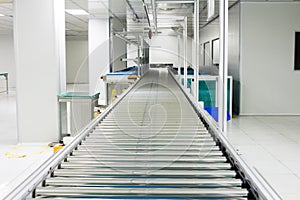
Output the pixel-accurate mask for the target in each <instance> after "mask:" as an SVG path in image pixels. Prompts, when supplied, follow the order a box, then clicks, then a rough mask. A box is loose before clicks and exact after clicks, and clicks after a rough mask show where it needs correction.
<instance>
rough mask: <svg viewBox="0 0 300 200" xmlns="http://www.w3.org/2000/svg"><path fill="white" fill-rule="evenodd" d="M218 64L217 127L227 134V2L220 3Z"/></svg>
mask: <svg viewBox="0 0 300 200" xmlns="http://www.w3.org/2000/svg"><path fill="white" fill-rule="evenodd" d="M219 19H220V20H219V23H220V49H219V51H220V64H219V79H218V81H219V84H218V96H219V99H218V107H219V108H218V110H219V111H218V114H219V115H218V117H219V126H220V128H221V131H222V133H223V134H224V135H226V132H227V74H228V0H221V1H220V17H219Z"/></svg>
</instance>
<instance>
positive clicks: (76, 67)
mask: <svg viewBox="0 0 300 200" xmlns="http://www.w3.org/2000/svg"><path fill="white" fill-rule="evenodd" d="M87 58H88V40H87V38H82V39H67V41H66V60H67V83H85V84H88V83H89V67H88V59H87Z"/></svg>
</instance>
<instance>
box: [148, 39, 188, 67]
mask: <svg viewBox="0 0 300 200" xmlns="http://www.w3.org/2000/svg"><path fill="white" fill-rule="evenodd" d="M149 44H150V63H151V64H153V63H173V65H174V66H178V38H177V36H176V35H153V38H152V39H151V40H150V42H149ZM180 55H181V56H182V59H181V62H182V63H180V66H183V39H182V37H181V43H180ZM187 55H188V65H190V66H191V65H192V38H188V49H187Z"/></svg>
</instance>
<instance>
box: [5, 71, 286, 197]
mask: <svg viewBox="0 0 300 200" xmlns="http://www.w3.org/2000/svg"><path fill="white" fill-rule="evenodd" d="M169 73H170V74H171V76H172V77H173V79H174V80H175V82H176V83H177V85H178V86H179V87H180V88H181V90H182V92H183V93H184V95H185V96H186V97H187V99H188V101H189V102H190V104H191V105H192V107H193V108H194V110H195V111H196V113H197V114H198V116H199V117H200V118H201V119H203V121H204V123H205V124H206V126H207V128H208V130H209V131H210V133H211V134H212V135H213V136H214V138H215V140H216V141H217V143H218V144H219V145H220V147H221V148H222V150H223V152H224V153H225V154H226V155H227V158H228V159H229V160H230V162H231V164H232V165H233V166H234V167H235V168H236V171H237V172H238V173H239V175H240V176H241V178H242V180H243V182H244V184H245V185H246V186H247V187H248V189H249V191H251V193H252V195H253V198H256V199H272V200H273V199H274V200H277V199H281V198H280V197H279V196H278V194H277V193H276V192H275V191H274V190H273V188H272V187H271V186H270V185H268V183H267V182H266V181H265V180H263V178H262V177H260V176H259V175H258V174H257V173H254V171H253V170H252V169H250V168H249V167H248V166H247V164H246V163H245V162H244V161H243V160H242V159H241V158H240V157H239V155H238V154H237V153H236V152H235V150H234V148H233V147H232V146H231V145H230V143H229V142H228V140H227V139H226V138H225V137H224V136H223V135H222V133H221V132H220V130H219V129H218V128H217V126H216V125H215V124H214V123H213V121H212V120H211V118H210V117H209V116H208V114H207V113H205V112H204V111H203V110H201V108H199V106H198V105H197V103H196V102H195V100H194V98H193V97H192V96H191V94H189V93H188V92H186V91H185V89H184V88H183V87H182V86H181V84H180V83H179V82H178V80H177V79H176V77H175V76H174V75H173V73H172V72H170V71H169ZM139 81H140V79H139V80H137V81H136V83H135V84H133V85H132V86H131V87H130V88H128V90H127V91H126V92H125V93H123V94H122V95H121V96H120V97H119V98H118V99H117V100H116V101H115V102H113V103H112V104H111V105H110V106H109V107H108V108H107V109H106V110H105V112H103V113H102V114H101V115H99V116H98V117H97V118H95V119H94V120H93V121H92V122H91V123H89V124H88V125H87V126H86V127H85V128H83V129H82V130H81V131H80V132H79V133H78V134H77V135H76V136H75V138H74V140H73V141H72V142H71V143H69V144H68V145H66V146H65V148H63V149H62V150H61V151H59V152H58V153H57V154H55V155H54V156H52V157H51V158H50V159H49V160H48V161H46V162H45V163H43V164H42V166H41V167H40V168H39V169H37V170H36V171H35V172H33V173H32V174H31V175H30V176H29V177H28V178H27V179H25V180H24V181H23V182H22V183H20V184H19V185H18V186H17V187H16V188H15V189H14V190H13V191H12V192H11V193H10V194H8V195H6V196H5V197H4V199H24V198H26V197H28V195H29V194H31V193H32V192H33V191H34V190H35V188H36V187H38V186H39V185H40V184H42V182H43V180H45V179H46V178H47V177H48V176H49V175H51V174H52V173H53V172H54V170H55V169H56V168H57V167H58V166H59V165H60V164H61V163H62V161H63V160H65V158H66V157H67V156H68V155H70V154H72V151H73V150H74V149H77V147H78V145H79V144H81V142H82V141H83V140H84V139H85V138H86V136H88V135H89V133H90V132H92V131H93V130H94V129H95V127H96V126H97V125H98V124H99V122H100V121H102V120H103V119H104V118H105V117H106V116H107V114H109V113H110V111H111V110H112V109H113V108H114V107H115V106H117V105H118V104H119V102H121V100H122V99H123V98H124V97H125V96H126V95H127V94H128V93H129V92H130V91H131V90H132V88H133V87H134V86H135V85H136V84H137V83H138V82H139ZM137 171H138V170H137Z"/></svg>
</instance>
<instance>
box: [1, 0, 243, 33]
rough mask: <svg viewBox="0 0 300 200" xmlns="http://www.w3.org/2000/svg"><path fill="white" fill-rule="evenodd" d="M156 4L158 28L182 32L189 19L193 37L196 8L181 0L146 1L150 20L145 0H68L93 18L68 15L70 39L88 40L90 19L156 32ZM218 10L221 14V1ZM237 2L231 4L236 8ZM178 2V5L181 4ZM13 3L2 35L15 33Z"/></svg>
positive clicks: (5, 8)
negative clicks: (106, 18) (82, 37)
mask: <svg viewBox="0 0 300 200" xmlns="http://www.w3.org/2000/svg"><path fill="white" fill-rule="evenodd" d="M152 1H154V2H156V3H155V6H156V13H157V27H158V29H161V30H165V29H170V30H178V29H180V28H179V26H181V25H182V19H183V17H184V16H187V17H188V34H189V35H192V34H193V9H194V8H193V4H192V3H185V4H183V3H181V0H177V1H176V0H173V1H170V0H144V2H145V5H146V8H147V9H146V10H147V13H148V16H149V20H150V26H149V24H148V18H147V14H146V12H145V9H144V6H143V0H65V2H66V9H83V10H85V11H86V12H88V13H89V14H90V15H89V16H87V15H81V16H75V15H71V14H68V13H66V34H67V35H68V36H87V30H88V20H89V17H100V18H102V17H108V16H110V17H113V18H116V19H118V20H119V21H120V22H121V23H123V24H127V30H129V31H144V30H147V31H148V29H151V30H152V31H153V30H154V20H153V8H152ZM215 1H216V5H217V6H216V10H218V3H219V2H218V1H217V0H215ZM236 1H237V0H229V5H232V4H233V3H234V2H236ZM177 2H178V3H177ZM206 2H207V1H206V0H200V27H202V26H204V25H205V24H206V23H207V17H206V16H207V9H206V6H207V3H206ZM12 7H13V6H12V1H11V0H0V13H3V14H5V16H4V17H0V34H1V33H2V34H3V33H9V32H12V29H13V28H12V27H13V26H12V24H13V17H12V15H13V11H12ZM174 33H175V32H174Z"/></svg>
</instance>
